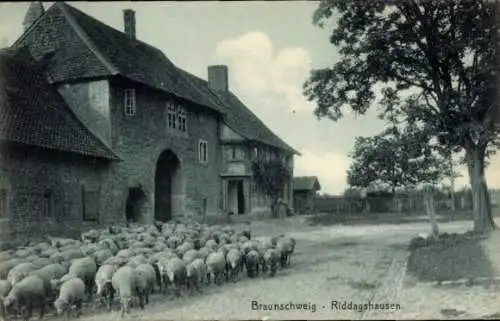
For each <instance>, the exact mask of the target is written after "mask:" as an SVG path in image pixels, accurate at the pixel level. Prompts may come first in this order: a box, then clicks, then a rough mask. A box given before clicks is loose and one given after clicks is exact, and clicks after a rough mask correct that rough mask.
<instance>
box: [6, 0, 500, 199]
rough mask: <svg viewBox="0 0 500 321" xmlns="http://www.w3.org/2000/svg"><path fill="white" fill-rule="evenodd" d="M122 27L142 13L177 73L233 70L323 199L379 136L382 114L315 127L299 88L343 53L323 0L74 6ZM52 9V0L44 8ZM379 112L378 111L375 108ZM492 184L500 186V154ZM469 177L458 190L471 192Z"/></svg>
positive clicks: (15, 15)
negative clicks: (323, 16)
mask: <svg viewBox="0 0 500 321" xmlns="http://www.w3.org/2000/svg"><path fill="white" fill-rule="evenodd" d="M68 4H70V5H72V6H74V7H76V8H78V9H80V10H82V11H84V12H85V13H87V14H89V15H91V16H93V17H95V18H97V19H99V20H101V21H102V22H104V23H106V24H107V25H109V26H111V27H113V28H115V29H118V30H123V12H122V10H123V9H133V10H135V12H136V30H137V31H136V32H137V38H138V39H140V40H142V41H144V42H146V43H148V44H150V45H153V46H155V47H157V48H159V49H160V50H162V51H163V52H164V53H165V54H166V56H167V57H168V58H169V59H170V60H171V61H172V62H173V63H174V64H175V65H177V66H178V67H180V68H182V69H184V70H187V71H189V72H191V73H193V74H195V75H197V76H199V77H201V78H203V79H207V66H209V65H214V64H222V65H227V66H228V70H229V88H230V90H231V91H232V92H233V93H235V94H236V95H237V96H238V97H240V99H241V100H242V101H243V102H245V104H246V105H247V106H248V107H249V108H250V109H251V110H252V111H253V112H254V113H255V114H256V115H257V116H258V117H259V118H260V119H261V120H262V121H263V122H264V123H265V124H266V125H267V126H268V127H269V128H271V130H272V131H273V132H274V133H276V134H277V135H278V136H280V137H281V138H282V139H283V140H285V141H286V142H287V143H288V144H289V145H291V146H292V147H294V148H295V149H296V150H298V151H300V153H301V154H302V155H301V156H296V157H295V168H294V175H295V176H303V175H307V176H317V177H318V179H319V181H320V184H321V187H322V190H321V192H322V193H328V194H341V193H343V191H344V190H345V188H346V187H347V184H346V170H347V168H348V167H349V164H350V159H349V156H348V154H349V152H350V151H351V150H352V148H353V146H354V140H355V138H356V137H357V136H371V135H374V134H377V133H379V132H380V131H381V130H382V129H383V128H384V124H383V123H382V122H381V121H380V120H378V119H377V117H376V113H375V111H374V112H370V113H368V114H367V115H365V116H358V117H355V116H351V115H347V116H346V117H345V118H343V119H342V120H340V121H339V122H332V121H331V120H328V119H322V120H318V119H317V118H316V117H315V116H314V114H313V111H314V107H315V105H314V103H311V102H308V101H307V100H306V98H305V97H304V96H303V95H302V85H303V83H304V81H305V80H306V79H307V77H308V75H309V72H310V70H311V69H314V68H324V67H328V66H331V65H333V64H334V63H335V62H336V61H338V60H339V58H340V56H339V54H338V52H337V50H336V48H335V47H334V46H333V45H331V44H330V43H329V40H328V38H329V33H330V32H329V31H330V30H324V29H321V28H319V27H316V26H314V25H313V24H312V14H313V12H314V10H315V9H316V8H317V6H318V2H316V1H307V2H306V1H304V2H302V1H276V2H272V1H271V2H259V1H251V2H250V1H249V2H245V1H241V2H215V1H214V2H209V1H207V2H197V1H193V2H190V1H185V2H184V1H179V2H173V1H172V2H125V1H124V2H121V1H120V2H68ZM50 5H52V2H45V3H44V6H45V8H46V9H47V8H48V7H49V6H50ZM28 6H29V2H19V3H15V2H11V3H9V2H1V3H0V47H3V46H6V45H9V44H11V43H12V42H14V41H15V40H16V39H17V38H18V37H19V36H20V35H21V33H22V20H23V18H24V14H25V12H26V10H27V8H28ZM374 110H375V109H374ZM491 162H492V164H491V165H490V167H489V168H488V169H487V172H486V179H487V182H488V184H489V186H490V187H494V188H500V154H497V156H495V157H494V158H493V159H492V160H491ZM459 170H460V172H461V173H462V175H463V176H462V177H461V178H459V179H458V180H457V182H456V184H457V188H458V187H461V186H463V185H466V184H467V182H468V176H467V172H466V170H465V168H460V169H459Z"/></svg>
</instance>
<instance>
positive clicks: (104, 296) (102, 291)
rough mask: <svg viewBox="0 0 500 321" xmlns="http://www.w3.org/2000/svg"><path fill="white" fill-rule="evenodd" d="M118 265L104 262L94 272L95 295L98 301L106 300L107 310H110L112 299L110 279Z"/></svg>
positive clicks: (112, 292)
mask: <svg viewBox="0 0 500 321" xmlns="http://www.w3.org/2000/svg"><path fill="white" fill-rule="evenodd" d="M117 269H118V267H117V266H116V265H112V264H104V265H102V266H100V267H99V269H98V270H97V272H96V275H95V278H94V281H95V285H96V288H97V291H96V296H97V299H98V300H99V301H101V302H102V300H106V306H107V309H108V311H109V310H111V303H112V301H113V295H114V290H113V285H112V284H111V280H112V278H113V275H114V273H115V272H116V270H117Z"/></svg>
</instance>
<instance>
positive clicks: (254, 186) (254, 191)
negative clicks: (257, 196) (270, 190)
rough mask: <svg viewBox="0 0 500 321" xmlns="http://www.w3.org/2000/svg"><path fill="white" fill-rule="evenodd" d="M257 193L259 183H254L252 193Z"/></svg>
mask: <svg viewBox="0 0 500 321" xmlns="http://www.w3.org/2000/svg"><path fill="white" fill-rule="evenodd" d="M257 191H258V188H257V183H256V182H252V193H257Z"/></svg>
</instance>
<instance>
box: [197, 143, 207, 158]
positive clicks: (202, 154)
mask: <svg viewBox="0 0 500 321" xmlns="http://www.w3.org/2000/svg"><path fill="white" fill-rule="evenodd" d="M207 145H208V143H207V142H206V141H204V140H200V142H199V144H198V159H199V160H200V162H201V163H206V162H207V161H208V157H207V154H208V151H207Z"/></svg>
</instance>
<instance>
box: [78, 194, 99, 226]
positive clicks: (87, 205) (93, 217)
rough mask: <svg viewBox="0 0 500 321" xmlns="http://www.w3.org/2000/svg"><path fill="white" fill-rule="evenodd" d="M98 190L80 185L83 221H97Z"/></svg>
mask: <svg viewBox="0 0 500 321" xmlns="http://www.w3.org/2000/svg"><path fill="white" fill-rule="evenodd" d="M99 194H100V193H99V190H86V189H85V188H84V187H82V212H83V220H84V221H97V218H98V216H99Z"/></svg>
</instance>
